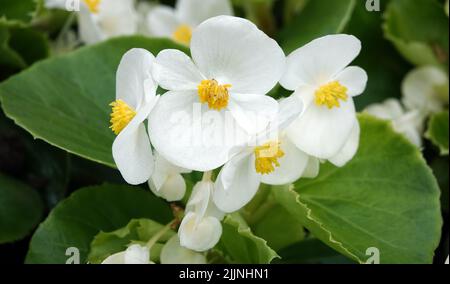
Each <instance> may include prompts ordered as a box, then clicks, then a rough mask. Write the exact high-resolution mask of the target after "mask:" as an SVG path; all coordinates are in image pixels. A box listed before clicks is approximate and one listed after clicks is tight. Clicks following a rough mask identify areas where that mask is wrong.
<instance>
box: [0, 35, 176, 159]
mask: <svg viewBox="0 0 450 284" xmlns="http://www.w3.org/2000/svg"><path fill="white" fill-rule="evenodd" d="M135 47H140V48H145V49H148V50H149V51H151V52H152V53H153V54H157V53H158V52H159V51H160V50H162V49H165V48H179V49H182V50H185V48H183V47H180V46H178V45H176V44H175V43H173V42H172V41H170V40H166V39H149V38H144V37H139V36H136V37H125V38H116V39H112V40H110V41H107V42H104V43H101V44H99V45H95V46H90V47H86V48H82V49H79V50H78V51H75V52H73V53H71V54H68V55H65V56H62V57H58V58H52V59H48V60H46V61H43V62H40V63H38V64H36V65H34V66H33V67H32V68H29V69H28V70H26V71H25V72H22V73H21V74H18V75H16V76H14V77H12V78H10V79H9V80H7V81H6V82H4V83H2V84H0V100H1V102H2V105H3V109H4V111H5V114H6V115H7V116H8V117H10V118H11V119H13V120H14V121H15V122H16V124H18V125H19V126H21V127H23V128H25V129H26V130H27V131H28V132H30V133H31V134H32V135H33V136H34V137H36V138H40V139H43V140H44V141H46V142H48V143H50V144H52V145H54V146H57V147H60V148H62V149H64V150H67V151H68V152H70V153H74V154H76V155H79V156H82V157H84V158H87V159H90V160H93V161H96V162H100V163H102V164H105V165H108V166H111V167H114V162H113V159H112V154H111V146H112V142H113V140H114V138H115V137H114V135H113V133H112V131H111V129H109V120H110V117H109V114H110V111H111V110H110V107H109V103H111V102H112V101H113V100H114V99H115V74H116V69H117V66H118V64H119V61H120V59H121V57H122V56H123V54H124V53H125V52H126V51H128V50H129V49H131V48H135Z"/></svg>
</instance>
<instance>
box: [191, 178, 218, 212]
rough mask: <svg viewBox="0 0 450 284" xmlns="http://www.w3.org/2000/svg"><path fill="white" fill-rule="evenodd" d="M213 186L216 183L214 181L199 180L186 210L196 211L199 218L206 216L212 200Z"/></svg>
mask: <svg viewBox="0 0 450 284" xmlns="http://www.w3.org/2000/svg"><path fill="white" fill-rule="evenodd" d="M213 188H214V183H213V182H212V181H200V182H198V183H197V184H196V185H195V186H194V188H193V190H192V193H191V197H190V199H189V201H188V203H187V206H186V211H191V212H194V213H195V214H196V215H197V218H200V219H202V218H204V217H205V215H206V209H208V205H209V203H210V200H211V194H212V192H213Z"/></svg>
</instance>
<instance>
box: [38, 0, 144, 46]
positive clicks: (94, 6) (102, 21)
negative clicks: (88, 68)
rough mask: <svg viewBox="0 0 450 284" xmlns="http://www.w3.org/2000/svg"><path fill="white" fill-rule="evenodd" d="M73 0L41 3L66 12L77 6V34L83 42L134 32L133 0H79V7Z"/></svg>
mask: <svg viewBox="0 0 450 284" xmlns="http://www.w3.org/2000/svg"><path fill="white" fill-rule="evenodd" d="M75 3H76V2H75V1H71V0H46V1H45V6H46V7H47V8H58V9H66V10H68V9H69V10H70V11H73V10H75V9H78V8H79V11H78V27H79V35H80V38H81V40H82V41H83V42H84V43H86V44H93V43H96V42H99V41H102V40H105V39H108V38H111V37H116V36H121V35H131V34H135V33H136V31H137V28H138V16H137V12H136V10H135V7H134V5H135V0H120V1H118V0H81V1H80V2H79V3H80V5H79V7H76V6H75Z"/></svg>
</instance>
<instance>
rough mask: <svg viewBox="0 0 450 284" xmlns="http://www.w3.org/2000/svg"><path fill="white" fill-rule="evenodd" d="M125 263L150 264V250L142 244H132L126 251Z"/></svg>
mask: <svg viewBox="0 0 450 284" xmlns="http://www.w3.org/2000/svg"><path fill="white" fill-rule="evenodd" d="M124 260H125V264H149V263H150V250H149V248H148V247H145V246H141V245H131V246H129V247H128V248H127V250H126V251H125V256H124Z"/></svg>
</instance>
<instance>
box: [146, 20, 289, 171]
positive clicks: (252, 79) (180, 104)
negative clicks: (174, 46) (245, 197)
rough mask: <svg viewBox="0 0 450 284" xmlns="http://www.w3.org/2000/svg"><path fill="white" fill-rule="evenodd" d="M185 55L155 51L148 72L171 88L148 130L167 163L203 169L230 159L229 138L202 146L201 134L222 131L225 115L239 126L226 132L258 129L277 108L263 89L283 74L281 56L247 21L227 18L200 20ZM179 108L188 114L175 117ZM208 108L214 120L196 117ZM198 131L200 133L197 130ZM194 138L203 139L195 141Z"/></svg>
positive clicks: (269, 41) (263, 35)
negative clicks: (151, 65)
mask: <svg viewBox="0 0 450 284" xmlns="http://www.w3.org/2000/svg"><path fill="white" fill-rule="evenodd" d="M191 54H192V60H191V58H189V57H188V56H187V55H186V54H185V53H183V52H181V51H179V50H164V51H162V52H160V53H159V54H158V56H157V58H156V62H155V65H154V67H153V76H154V78H155V80H156V81H157V82H158V83H159V84H160V86H161V87H162V88H164V89H166V90H169V92H167V93H166V94H165V95H163V96H162V97H161V99H160V102H159V103H158V105H157V107H156V108H155V110H154V112H152V115H151V116H150V118H149V134H150V137H151V139H152V144H153V145H154V147H155V148H156V150H157V151H158V152H159V153H160V154H162V155H163V156H164V157H166V158H167V159H168V160H169V161H170V162H171V163H174V164H176V165H179V166H181V167H184V168H188V169H192V170H197V171H209V170H212V169H215V168H217V167H219V166H221V165H223V164H224V163H225V162H226V161H227V160H228V159H229V152H230V150H231V149H232V148H233V146H234V145H235V144H233V143H225V142H224V140H225V139H221V140H220V141H219V142H220V144H215V143H212V145H208V144H207V143H204V142H205V141H204V140H202V139H204V137H203V134H208V133H217V134H218V135H226V131H225V130H226V129H227V123H225V122H227V119H228V117H227V116H226V114H231V115H230V118H231V122H236V125H237V126H236V127H233V129H232V130H231V131H236V128H239V129H241V131H245V132H247V133H249V134H250V133H253V134H254V133H257V132H258V131H260V130H261V129H264V128H265V127H266V126H267V124H268V122H269V121H270V120H271V119H272V118H273V117H274V116H275V115H276V114H277V112H278V104H277V102H276V100H274V99H273V98H271V97H269V96H266V94H267V93H268V92H269V91H270V90H271V89H272V88H273V87H275V85H276V84H277V82H278V80H279V79H280V78H281V75H282V73H283V71H284V66H285V57H284V53H283V51H282V50H281V48H280V46H279V45H278V44H277V43H276V42H275V41H274V40H272V39H271V38H269V37H268V36H267V35H266V34H264V33H263V32H262V31H260V30H259V29H258V28H257V27H256V26H255V25H254V24H252V23H251V22H250V21H248V20H245V19H242V18H236V17H230V16H219V17H215V18H212V19H209V20H207V21H205V22H203V23H202V24H200V25H199V26H198V27H197V28H196V29H195V30H194V32H193V35H192V41H191ZM194 106H198V108H197V109H198V113H196V112H194V110H195V109H196V108H195V107H194ZM228 111H229V112H228ZM180 114H183V115H185V116H186V119H184V120H183V121H181V122H180V121H179V120H176V121H174V120H173V119H174V118H176V115H180ZM211 114H214V115H216V114H217V116H218V118H220V120H212V121H205V120H202V119H201V117H203V116H204V115H206V116H208V115H211ZM255 114H257V115H255ZM171 115H172V116H171ZM198 117H200V118H198ZM181 124H184V125H183V127H182V128H181V127H180V125H181ZM198 124H200V125H198ZM198 129H201V133H200V135H198V136H201V137H197V136H196V133H197V132H198ZM212 136H214V135H212ZM182 137H184V139H182ZM198 138H200V140H201V143H198V144H196V143H194V142H193V141H196V140H197V139H198ZM182 141H188V142H187V143H183V142H182ZM206 142H208V141H206ZM232 142H234V141H232Z"/></svg>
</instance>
